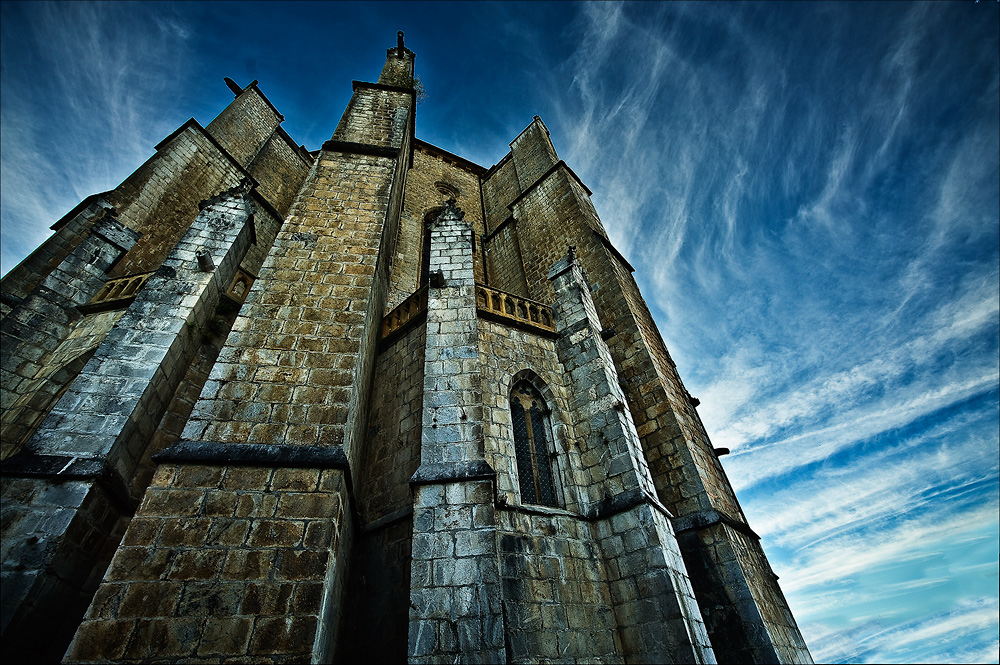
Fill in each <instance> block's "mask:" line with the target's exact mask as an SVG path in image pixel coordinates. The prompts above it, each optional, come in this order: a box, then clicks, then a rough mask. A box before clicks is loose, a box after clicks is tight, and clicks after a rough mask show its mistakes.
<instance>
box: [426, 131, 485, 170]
mask: <svg viewBox="0 0 1000 665" xmlns="http://www.w3.org/2000/svg"><path fill="white" fill-rule="evenodd" d="M413 142H414V146H415V147H418V148H423V149H424V150H427V151H428V152H436V153H438V154H439V155H440V156H441V157H447V158H449V159H453V160H455V161H456V162H458V163H459V164H460V165H462V166H464V167H465V168H467V169H469V170H471V171H473V172H474V173H475V174H476V175H479V176H481V175H483V174H484V173H486V170H487V169H486V168H485V167H483V166H480V165H479V164H476V163H475V162H474V161H472V160H470V159H466V158H465V157H462V156H461V155H456V154H455V153H453V152H448V151H447V150H445V149H444V148H439V147H438V146H436V145H434V144H433V143H428V142H427V141H424V140H422V139H418V138H414V139H413Z"/></svg>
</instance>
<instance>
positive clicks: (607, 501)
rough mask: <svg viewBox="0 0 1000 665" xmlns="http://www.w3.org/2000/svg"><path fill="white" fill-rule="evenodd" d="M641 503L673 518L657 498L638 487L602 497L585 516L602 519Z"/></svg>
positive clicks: (670, 518) (590, 518) (668, 517)
mask: <svg viewBox="0 0 1000 665" xmlns="http://www.w3.org/2000/svg"><path fill="white" fill-rule="evenodd" d="M642 504H648V505H649V506H650V507H651V508H653V509H654V510H656V511H659V512H660V513H662V514H663V516H664V517H666V518H667V519H668V520H672V519H673V515H671V514H670V511H669V510H667V509H666V508H665V507H664V506H663V504H662V503H660V501H659V500H658V499H656V498H654V497H651V496H649V495H648V494H646V493H645V492H643V491H642V490H638V489H635V490H629V491H627V492H622V493H621V494H616V495H615V496H609V497H606V498H604V499H603V500H602V501H600V502H599V503H597V504H596V505H595V506H594V507H593V508H591V509H590V510H588V511H587V514H586V518H587V519H588V520H603V519H607V518H609V517H613V516H615V515H617V514H618V513H624V512H625V511H627V510H631V509H632V508H635V507H636V506H640V505H642Z"/></svg>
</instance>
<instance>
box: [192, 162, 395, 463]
mask: <svg viewBox="0 0 1000 665" xmlns="http://www.w3.org/2000/svg"><path fill="white" fill-rule="evenodd" d="M393 168H394V160H391V159H387V158H379V157H367V156H364V157H359V156H355V155H349V154H345V153H327V152H324V153H323V154H322V155H321V157H320V159H319V160H317V163H316V164H315V165H314V166H313V169H312V171H311V172H310V175H309V178H308V179H307V181H306V183H305V185H304V186H303V188H302V191H301V193H300V194H299V197H298V199H297V200H296V202H295V204H294V205H293V208H292V213H291V215H290V217H289V219H288V220H287V221H286V222H285V224H284V226H283V227H282V229H281V231H280V232H279V234H278V237H277V239H276V241H275V244H274V248H273V250H272V251H271V254H270V256H269V257H268V259H267V261H265V263H264V265H263V267H262V268H261V270H260V276H259V279H258V280H257V281H256V282H255V283H254V285H253V287H252V288H251V290H250V293H249V295H248V296H247V299H246V301H245V302H244V304H243V308H242V310H241V311H240V317H239V318H238V319H237V321H236V323H235V325H234V328H233V334H232V335H231V336H230V338H229V340H228V341H227V343H226V347H225V348H224V349H223V350H222V353H221V354H220V355H219V359H218V362H217V363H216V365H215V367H214V368H213V371H212V375H211V378H210V379H209V381H208V383H207V384H206V386H205V389H204V391H203V393H202V396H201V400H200V401H199V403H198V405H197V406H196V407H195V411H194V413H193V414H192V417H191V420H190V421H189V423H188V426H187V428H186V429H185V432H184V438H186V439H190V440H196V441H221V442H233V443H274V444H286V443H287V444H292V445H316V444H322V445H340V444H341V443H343V440H344V428H345V426H346V424H347V411H348V406H349V404H350V403H351V393H352V386H354V385H355V369H356V367H357V363H358V352H359V350H360V347H361V340H362V338H364V337H365V326H366V320H365V311H366V309H367V304H368V299H369V296H370V294H371V290H372V277H373V275H374V274H375V262H376V260H377V257H378V252H379V241H380V239H381V235H382V224H383V222H384V220H385V214H386V210H387V207H388V203H389V201H388V199H389V185H390V183H391V179H392V175H393ZM334 193H337V194H338V196H337V197H336V198H334ZM358 388H359V390H360V389H363V387H361V386H358Z"/></svg>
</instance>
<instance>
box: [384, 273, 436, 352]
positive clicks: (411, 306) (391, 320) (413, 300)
mask: <svg viewBox="0 0 1000 665" xmlns="http://www.w3.org/2000/svg"><path fill="white" fill-rule="evenodd" d="M426 311H427V286H423V287H421V288H420V289H418V290H417V291H415V292H414V293H413V294H412V295H410V296H408V297H407V298H406V300H404V301H403V302H401V303H399V304H398V305H397V306H396V307H395V309H393V310H392V311H391V312H389V313H388V314H386V315H385V318H383V319H382V334H381V336H380V337H381V339H382V340H383V341H384V340H386V339H388V338H389V337H390V336H393V334H394V333H397V332H401V331H402V330H403V329H404V328H405V327H406V324H407V323H409V322H410V321H413V320H415V319H416V318H417V317H418V316H419V315H421V314H424V313H425V312H426Z"/></svg>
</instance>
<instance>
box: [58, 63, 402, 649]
mask: <svg viewBox="0 0 1000 665" xmlns="http://www.w3.org/2000/svg"><path fill="white" fill-rule="evenodd" d="M412 67H413V54H412V53H411V52H410V51H408V50H406V49H402V48H400V49H390V50H389V54H388V58H387V64H386V67H385V69H384V70H383V76H382V79H380V82H379V83H375V84H372V83H361V82H355V84H354V88H355V91H354V96H353V98H352V100H351V103H350V105H349V107H348V109H347V111H346V112H345V114H344V116H343V119H342V120H341V122H340V124H339V126H338V128H337V131H336V132H335V133H334V135H333V138H332V139H331V140H329V141H327V142H326V143H325V144H324V146H323V149H322V150H321V151H319V154H318V156H317V157H316V159H315V161H314V163H313V164H312V167H311V168H310V170H309V173H308V175H307V177H306V179H305V182H304V183H303V185H302V187H301V189H300V191H299V192H298V194H297V196H296V198H295V200H294V203H293V204H292V207H291V212H290V214H289V217H288V219H287V220H286V221H285V223H284V225H283V226H282V228H281V230H280V232H279V233H278V235H277V237H276V239H275V242H274V246H273V248H272V249H271V251H270V253H269V254H268V256H267V259H266V261H265V262H264V265H263V267H262V268H261V271H260V274H259V276H258V278H257V279H256V281H254V282H253V286H252V288H251V289H250V292H249V294H248V296H247V298H246V302H245V303H244V306H243V309H242V310H241V313H240V315H239V318H237V320H236V323H235V325H234V328H233V332H232V334H231V335H230V336H229V338H228V339H227V340H226V343H225V346H224V347H223V349H222V351H221V353H220V355H219V357H218V362H217V363H216V364H215V366H214V368H213V369H212V373H211V375H210V377H209V380H208V382H207V383H206V384H205V388H204V390H203V392H202V394H201V396H200V398H199V400H198V402H197V404H196V405H195V407H194V411H193V413H192V415H191V418H190V420H189V421H188V422H187V425H186V427H185V429H184V432H183V436H182V441H181V442H179V443H178V444H176V445H174V446H172V447H169V448H167V449H166V450H165V451H163V452H161V453H160V454H158V455H157V456H156V457H155V458H154V459H155V461H156V462H158V463H159V467H158V469H157V471H156V475H155V477H154V479H153V483H152V485H151V486H150V488H149V490H148V491H147V492H146V494H145V496H144V498H143V501H142V504H141V505H140V507H139V510H138V512H137V514H136V517H135V518H134V519H133V520H132V522H131V524H130V525H129V529H128V530H127V531H126V533H125V537H124V540H123V546H122V547H121V548H119V550H118V552H117V553H116V555H115V558H114V559H113V560H112V562H111V565H110V568H109V570H108V573H107V574H106V575H105V578H104V582H103V583H102V585H101V587H100V589H99V590H98V592H97V595H96V596H95V599H94V601H93V603H92V604H91V606H90V609H89V610H88V612H87V615H86V618H85V620H84V622H83V624H82V625H81V627H80V630H79V631H78V632H77V635H76V637H75V639H74V642H73V644H72V645H71V647H70V649H69V651H68V653H67V656H66V659H67V662H94V661H101V662H106V661H113V662H117V661H123V662H124V661H135V660H142V659H157V660H159V659H162V660H178V659H184V658H208V659H216V660H218V659H223V658H230V657H243V658H248V659H250V660H253V661H255V662H260V661H268V662H270V661H272V660H273V661H280V662H286V661H313V662H328V661H329V660H330V659H331V658H333V656H334V654H335V653H336V649H337V627H338V626H339V625H340V618H341V616H340V615H341V610H342V607H343V605H344V590H345V585H346V575H347V564H348V561H349V553H350V551H351V547H352V538H353V534H354V526H353V512H354V510H355V507H354V506H352V503H351V502H352V499H351V492H352V486H351V483H352V478H351V472H350V471H351V468H352V467H353V466H354V465H356V464H357V460H358V456H359V455H360V450H361V447H362V439H363V437H364V435H365V432H364V429H365V423H366V419H367V413H366V410H367V405H368V390H369V386H370V384H371V378H372V370H373V362H374V350H375V342H376V340H377V334H378V330H379V326H380V323H381V316H382V313H383V310H384V307H385V299H386V275H387V272H388V263H387V259H386V258H383V257H388V256H391V243H392V242H393V241H394V237H395V223H396V220H397V218H398V215H399V207H400V205H401V198H402V183H403V182H404V181H405V177H406V169H407V167H408V165H409V161H410V154H409V152H410V146H411V144H412V131H413V118H414V115H413V112H414V109H413V91H412V83H411V84H410V85H411V87H409V88H407V87H404V86H399V85H393V84H391V83H385V82H383V79H387V78H391V79H392V80H393V81H394V82H395V81H396V79H404V78H405V73H406V72H410V73H411V76H412ZM400 72H402V75H401V74H400ZM151 598H155V599H156V600H155V602H141V601H140V600H139V599H151Z"/></svg>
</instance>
